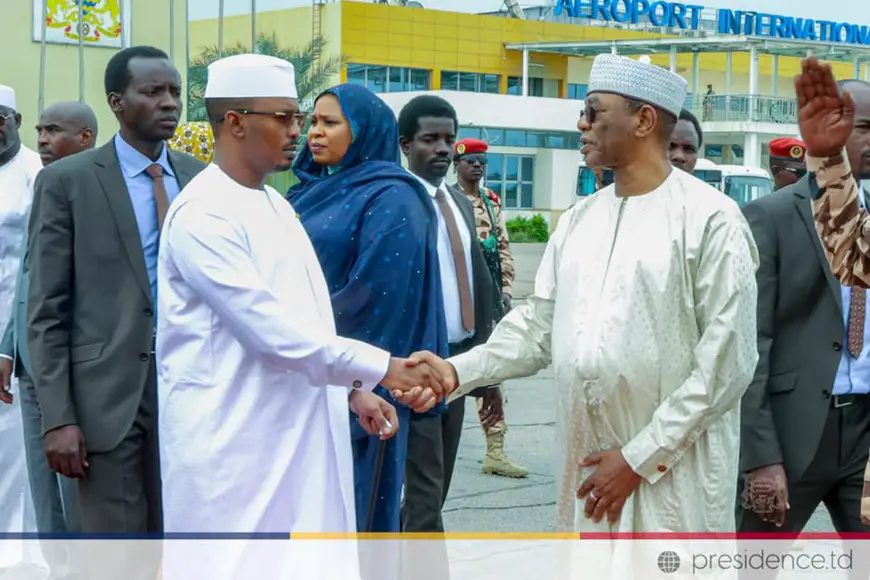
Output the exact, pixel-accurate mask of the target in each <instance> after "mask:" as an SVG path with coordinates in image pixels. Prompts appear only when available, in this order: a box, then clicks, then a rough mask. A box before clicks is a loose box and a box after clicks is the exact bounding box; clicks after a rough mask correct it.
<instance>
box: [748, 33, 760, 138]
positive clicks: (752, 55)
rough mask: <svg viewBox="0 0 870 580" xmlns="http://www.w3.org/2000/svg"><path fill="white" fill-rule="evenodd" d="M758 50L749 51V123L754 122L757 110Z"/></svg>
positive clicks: (751, 49)
mask: <svg viewBox="0 0 870 580" xmlns="http://www.w3.org/2000/svg"><path fill="white" fill-rule="evenodd" d="M757 103H758V49H757V48H755V47H754V46H753V47H752V48H750V49H749V119H748V120H749V121H755V120H756V119H755V117H756V116H757V115H756V109H757V108H758V105H757Z"/></svg>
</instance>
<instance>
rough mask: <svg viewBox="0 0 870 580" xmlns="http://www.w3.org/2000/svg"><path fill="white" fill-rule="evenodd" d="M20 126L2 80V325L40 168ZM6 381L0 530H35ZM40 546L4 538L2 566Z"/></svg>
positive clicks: (16, 406)
mask: <svg viewBox="0 0 870 580" xmlns="http://www.w3.org/2000/svg"><path fill="white" fill-rule="evenodd" d="M20 127H21V115H20V114H19V113H18V112H17V111H16V102H15V91H14V90H13V89H12V88H11V87H7V86H4V85H0V194H2V195H0V325H2V326H3V327H4V328H5V326H6V324H7V323H8V322H9V318H10V317H11V316H12V308H13V306H14V297H15V285H16V282H17V280H18V269H19V266H20V263H21V247H22V244H23V242H24V239H25V237H26V235H27V220H28V218H29V216H30V205H31V202H32V200H33V183H34V181H36V174H37V173H39V171H40V170H41V169H42V162H41V161H40V158H39V155H38V154H37V153H36V152H35V151H32V150H30V149H28V148H27V147H25V146H24V145H22V143H21V136H20V134H19V129H20ZM3 383H4V384H2V385H0V402H2V403H4V404H0V490H2V493H0V498H2V500H0V532H2V533H7V534H21V533H24V532H27V533H35V532H36V512H35V510H34V505H33V496H32V495H31V493H30V481H29V479H28V474H27V461H26V458H25V455H24V423H23V416H22V414H21V402H20V397H18V396H17V394H18V379H17V378H16V377H14V376H10V377H9V381H8V383H7V382H6V381H5V380H4V381H3ZM31 548H33V549H31ZM22 550H24V552H23V553H22ZM36 551H38V550H36V548H35V545H34V546H31V545H24V544H23V543H22V542H20V541H15V540H3V541H0V571H2V570H3V569H4V568H10V567H15V566H19V565H21V564H25V565H26V564H38V565H42V564H44V562H43V561H42V558H41V554H36V553H35V552H36ZM34 558H35V560H34Z"/></svg>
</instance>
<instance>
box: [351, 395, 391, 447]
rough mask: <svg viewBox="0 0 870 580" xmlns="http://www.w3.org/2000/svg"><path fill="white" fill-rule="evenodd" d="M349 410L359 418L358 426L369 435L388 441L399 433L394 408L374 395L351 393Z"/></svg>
mask: <svg viewBox="0 0 870 580" xmlns="http://www.w3.org/2000/svg"><path fill="white" fill-rule="evenodd" d="M350 410H351V411H353V412H354V413H356V414H357V415H358V416H359V424H360V426H361V427H362V428H363V429H364V430H365V432H366V433H368V434H369V435H380V437H381V439H382V440H386V439H389V438H390V437H392V436H393V435H395V434H396V433H397V432H398V431H399V416H398V415H397V414H396V408H395V407H393V406H392V405H391V404H389V403H388V402H387V401H385V400H384V399H382V398H381V397H379V396H377V395H376V394H374V393H368V392H365V391H351V393H350Z"/></svg>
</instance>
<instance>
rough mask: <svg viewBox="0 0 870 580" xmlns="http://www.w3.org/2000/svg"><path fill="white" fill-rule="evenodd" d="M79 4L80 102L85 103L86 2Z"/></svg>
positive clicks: (80, 0)
mask: <svg viewBox="0 0 870 580" xmlns="http://www.w3.org/2000/svg"><path fill="white" fill-rule="evenodd" d="M78 2H79V102H80V103H84V102H85V2H84V0H78Z"/></svg>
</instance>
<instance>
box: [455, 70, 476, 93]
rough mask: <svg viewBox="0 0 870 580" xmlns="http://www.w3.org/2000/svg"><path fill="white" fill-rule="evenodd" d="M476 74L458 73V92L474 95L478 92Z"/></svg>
mask: <svg viewBox="0 0 870 580" xmlns="http://www.w3.org/2000/svg"><path fill="white" fill-rule="evenodd" d="M477 81H478V78H477V74H476V73H466V72H464V73H459V90H460V91H467V92H470V93H476V92H478V91H479V88H478V83H477Z"/></svg>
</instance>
